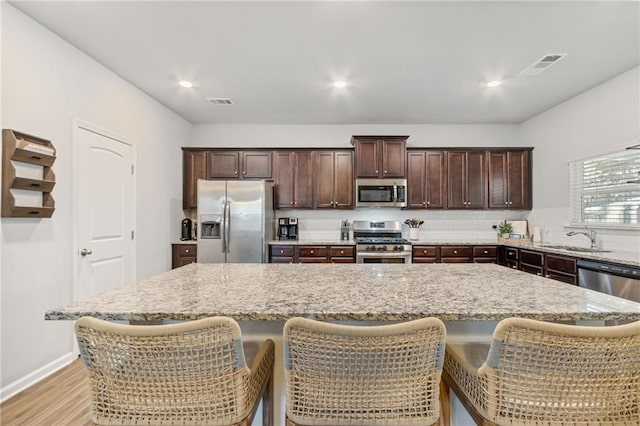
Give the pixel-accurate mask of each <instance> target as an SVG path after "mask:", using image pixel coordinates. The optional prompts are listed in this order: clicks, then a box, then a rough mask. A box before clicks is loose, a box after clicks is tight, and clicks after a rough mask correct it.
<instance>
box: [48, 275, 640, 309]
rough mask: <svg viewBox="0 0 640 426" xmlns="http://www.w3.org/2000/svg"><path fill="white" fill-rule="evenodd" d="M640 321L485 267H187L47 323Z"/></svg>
mask: <svg viewBox="0 0 640 426" xmlns="http://www.w3.org/2000/svg"><path fill="white" fill-rule="evenodd" d="M84 315H90V316H93V317H97V318H102V319H106V320H138V321H152V320H193V319H197V318H202V317H207V316H213V315H224V316H229V317H232V318H234V319H236V320H239V321H242V320H244V321H282V320H286V319H288V318H291V317H294V316H302V317H307V318H315V319H319V320H357V321H367V320H370V321H389V320H410V319H415V318H422V317H427V316H435V317H438V318H440V319H442V320H443V321H454V320H500V319H503V318H507V317H511V316H520V317H527V318H535V319H540V320H605V319H640V304H639V303H635V302H631V301H628V300H624V299H620V298H617V297H613V296H608V295H606V294H602V293H597V292H594V291H590V290H586V289H582V288H579V287H576V286H572V285H568V284H564V283H560V282H557V281H553V280H550V279H548V278H543V277H539V276H536V275H532V274H527V273H525V272H521V271H516V270H512V269H509V268H505V267H503V266H499V265H493V264H433V265H415V264H413V265H389V264H387V265H385V264H366V265H364V264H196V263H194V264H190V265H186V266H183V267H180V268H177V269H174V270H171V271H167V272H164V273H162V274H159V275H157V276H154V277H151V278H147V279H145V280H142V281H140V282H138V283H137V284H135V285H130V286H125V287H122V288H119V289H116V290H112V291H110V292H108V293H105V294H103V295H99V296H95V297H92V298H89V299H86V300H82V301H78V302H74V303H73V304H71V305H69V306H66V307H62V308H58V309H52V310H50V311H48V312H46V314H45V318H46V319H49V320H74V319H77V318H79V317H81V316H84Z"/></svg>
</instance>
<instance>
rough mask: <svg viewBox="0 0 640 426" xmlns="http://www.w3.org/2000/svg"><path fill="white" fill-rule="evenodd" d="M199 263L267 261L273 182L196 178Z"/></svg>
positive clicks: (272, 218) (272, 230)
mask: <svg viewBox="0 0 640 426" xmlns="http://www.w3.org/2000/svg"><path fill="white" fill-rule="evenodd" d="M197 187H198V212H197V215H198V241H197V244H198V263H266V262H267V242H268V241H269V240H272V239H273V232H274V227H275V225H274V212H273V183H272V182H267V181H264V180H260V181H246V180H245V181H243V180H227V181H224V180H198V183H197Z"/></svg>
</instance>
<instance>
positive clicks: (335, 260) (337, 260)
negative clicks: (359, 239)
mask: <svg viewBox="0 0 640 426" xmlns="http://www.w3.org/2000/svg"><path fill="white" fill-rule="evenodd" d="M331 263H356V260H355V259H354V258H353V257H332V258H331Z"/></svg>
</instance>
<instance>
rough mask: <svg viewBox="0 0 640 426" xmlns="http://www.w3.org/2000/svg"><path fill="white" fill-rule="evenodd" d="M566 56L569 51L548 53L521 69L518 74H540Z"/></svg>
mask: <svg viewBox="0 0 640 426" xmlns="http://www.w3.org/2000/svg"><path fill="white" fill-rule="evenodd" d="M565 56H567V53H547V54H546V55H544V56H543V57H542V58H540V59H538V60H537V61H535V62H534V63H533V64H531V65H529V66H528V67H527V68H525V69H524V70H523V71H521V72H520V74H518V75H525V76H527V75H539V74H541V73H542V72H543V71H545V70H547V69H549V67H551V66H552V65H553V64H555V63H557V62H558V61H560V60H561V59H562V58H564V57H565Z"/></svg>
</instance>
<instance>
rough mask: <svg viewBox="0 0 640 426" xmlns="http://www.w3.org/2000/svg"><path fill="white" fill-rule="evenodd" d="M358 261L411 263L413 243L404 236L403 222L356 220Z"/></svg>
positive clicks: (354, 230) (354, 226)
mask: <svg viewBox="0 0 640 426" xmlns="http://www.w3.org/2000/svg"><path fill="white" fill-rule="evenodd" d="M353 237H354V239H355V241H356V262H357V263H411V243H410V242H409V241H408V240H407V239H405V238H402V222H398V221H385V222H370V221H368V220H355V221H354V222H353Z"/></svg>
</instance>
